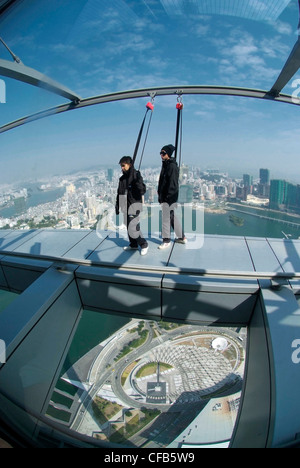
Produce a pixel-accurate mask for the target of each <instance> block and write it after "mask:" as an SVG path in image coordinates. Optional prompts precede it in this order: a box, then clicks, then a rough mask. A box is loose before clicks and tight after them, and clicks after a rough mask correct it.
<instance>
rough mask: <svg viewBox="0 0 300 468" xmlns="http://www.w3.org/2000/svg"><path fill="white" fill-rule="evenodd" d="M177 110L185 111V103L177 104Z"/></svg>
mask: <svg viewBox="0 0 300 468" xmlns="http://www.w3.org/2000/svg"><path fill="white" fill-rule="evenodd" d="M176 109H179V110H182V109H183V103H182V102H177V104H176Z"/></svg>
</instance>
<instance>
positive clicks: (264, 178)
mask: <svg viewBox="0 0 300 468" xmlns="http://www.w3.org/2000/svg"><path fill="white" fill-rule="evenodd" d="M259 179H260V183H261V184H263V185H269V184H270V171H269V169H260V170H259Z"/></svg>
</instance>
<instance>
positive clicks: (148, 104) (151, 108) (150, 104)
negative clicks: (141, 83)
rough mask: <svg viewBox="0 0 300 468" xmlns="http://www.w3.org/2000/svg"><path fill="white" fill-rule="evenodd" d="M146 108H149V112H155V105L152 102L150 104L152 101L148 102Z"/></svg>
mask: <svg viewBox="0 0 300 468" xmlns="http://www.w3.org/2000/svg"><path fill="white" fill-rule="evenodd" d="M146 107H147V109H149V110H151V111H153V109H154V105H153V104H152V102H150V101H149V102H147V104H146Z"/></svg>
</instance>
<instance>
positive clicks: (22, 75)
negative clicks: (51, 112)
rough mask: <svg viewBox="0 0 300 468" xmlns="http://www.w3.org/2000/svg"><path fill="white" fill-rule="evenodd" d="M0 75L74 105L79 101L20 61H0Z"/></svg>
mask: <svg viewBox="0 0 300 468" xmlns="http://www.w3.org/2000/svg"><path fill="white" fill-rule="evenodd" d="M1 42H2V41H1ZM0 75H2V76H6V77H7V78H13V79H14V80H18V81H22V82H23V83H27V84H30V85H33V86H37V87H38V88H43V89H45V90H47V91H49V92H51V93H55V94H58V95H59V96H62V97H64V98H66V99H69V100H70V101H72V102H75V103H77V102H79V101H80V99H81V98H80V96H78V95H77V94H76V93H74V92H73V91H71V90H70V89H68V88H66V87H65V86H63V85H61V84H60V83H57V82H56V81H53V80H52V79H51V78H48V77H47V76H46V75H43V74H42V73H40V72H38V71H37V70H34V69H33V68H29V67H26V66H25V65H24V64H23V63H22V62H21V61H20V60H18V61H16V60H15V61H14V62H9V61H8V60H3V59H0Z"/></svg>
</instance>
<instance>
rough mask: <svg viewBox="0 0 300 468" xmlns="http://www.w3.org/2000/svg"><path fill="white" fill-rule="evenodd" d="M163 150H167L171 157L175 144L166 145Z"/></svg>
mask: <svg viewBox="0 0 300 468" xmlns="http://www.w3.org/2000/svg"><path fill="white" fill-rule="evenodd" d="M161 150H162V151H165V152H166V153H167V155H168V156H169V157H171V156H172V154H173V153H174V150H175V146H173V145H166V146H164V147H163V148H162V149H161Z"/></svg>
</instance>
